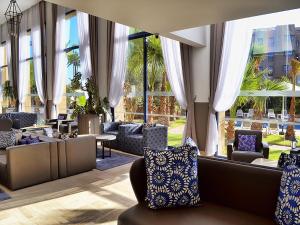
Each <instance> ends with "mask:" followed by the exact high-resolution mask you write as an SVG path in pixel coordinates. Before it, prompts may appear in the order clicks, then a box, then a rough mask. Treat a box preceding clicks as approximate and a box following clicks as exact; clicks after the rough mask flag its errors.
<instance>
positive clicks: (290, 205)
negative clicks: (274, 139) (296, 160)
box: [275, 165, 300, 225]
mask: <svg viewBox="0 0 300 225" xmlns="http://www.w3.org/2000/svg"><path fill="white" fill-rule="evenodd" d="M275 219H276V221H277V223H278V224H279V225H296V224H300V168H299V167H297V166H295V165H288V166H286V167H285V168H284V170H283V174H282V177H281V184H280V191H279V196H278V201H277V208H276V212H275Z"/></svg>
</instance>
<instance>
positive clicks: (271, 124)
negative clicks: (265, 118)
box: [267, 120, 279, 134]
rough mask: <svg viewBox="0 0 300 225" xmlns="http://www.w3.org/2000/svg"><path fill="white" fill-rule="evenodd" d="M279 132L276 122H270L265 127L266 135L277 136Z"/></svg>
mask: <svg viewBox="0 0 300 225" xmlns="http://www.w3.org/2000/svg"><path fill="white" fill-rule="evenodd" d="M278 131H279V126H278V121H277V120H270V121H269V123H268V127H267V133H268V134H277V133H278Z"/></svg>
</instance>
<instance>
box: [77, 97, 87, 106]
mask: <svg viewBox="0 0 300 225" xmlns="http://www.w3.org/2000/svg"><path fill="white" fill-rule="evenodd" d="M76 104H77V105H78V106H81V107H84V106H85V104H86V97H85V96H84V95H82V96H78V97H77V98H76Z"/></svg>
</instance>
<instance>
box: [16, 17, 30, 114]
mask: <svg viewBox="0 0 300 225" xmlns="http://www.w3.org/2000/svg"><path fill="white" fill-rule="evenodd" d="M25 23H26V22H24V23H21V29H20V36H19V75H18V98H19V110H18V111H19V112H22V111H24V103H25V99H26V95H27V94H28V85H29V73H30V65H29V62H28V61H26V59H28V58H29V57H30V36H29V35H28V33H27V29H26V24H25Z"/></svg>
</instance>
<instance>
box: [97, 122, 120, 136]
mask: <svg viewBox="0 0 300 225" xmlns="http://www.w3.org/2000/svg"><path fill="white" fill-rule="evenodd" d="M119 125H120V123H119V122H106V123H101V125H100V129H101V133H102V134H103V133H106V132H108V131H113V130H118V127H119Z"/></svg>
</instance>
